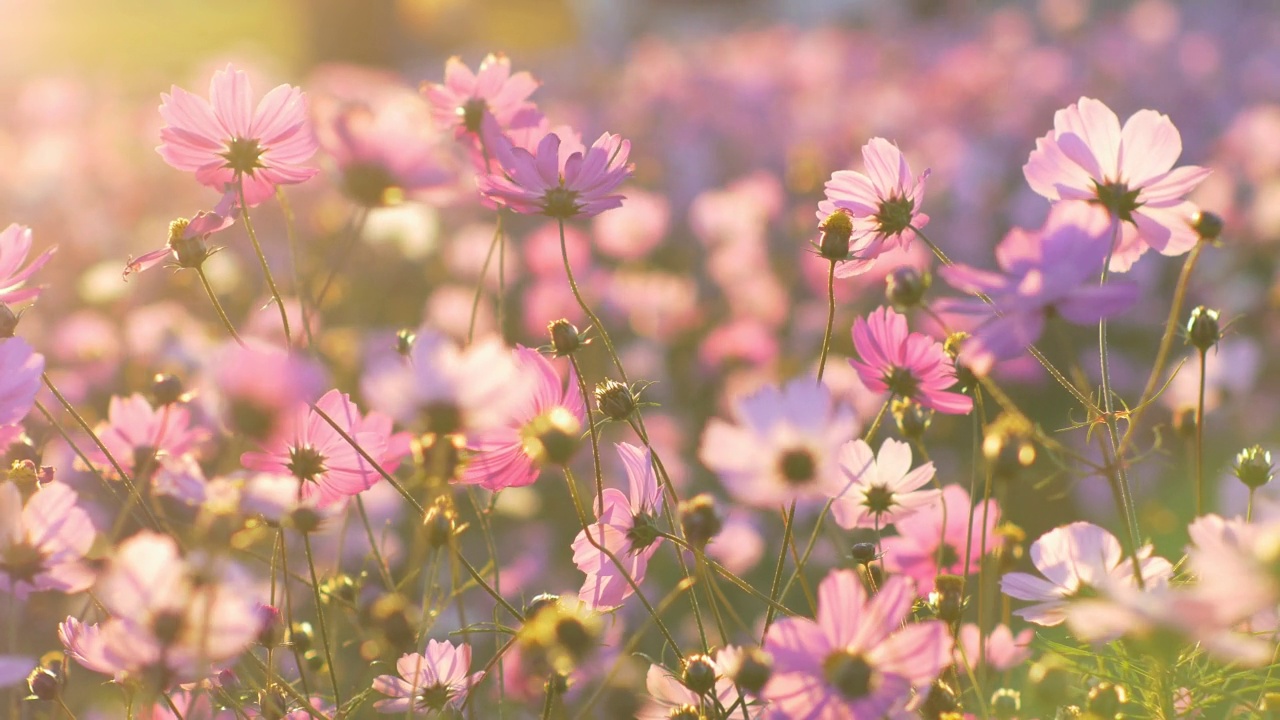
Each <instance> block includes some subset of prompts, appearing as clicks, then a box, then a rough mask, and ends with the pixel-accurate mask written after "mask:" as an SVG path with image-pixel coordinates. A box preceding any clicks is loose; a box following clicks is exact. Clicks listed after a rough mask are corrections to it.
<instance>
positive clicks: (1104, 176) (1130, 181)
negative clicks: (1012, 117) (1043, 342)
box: [1022, 97, 1209, 272]
mask: <svg viewBox="0 0 1280 720" xmlns="http://www.w3.org/2000/svg"><path fill="white" fill-rule="evenodd" d="M1181 154H1182V136H1181V135H1179V134H1178V129H1177V128H1175V127H1174V126H1173V123H1172V122H1170V120H1169V118H1168V117H1167V116H1165V115H1161V114H1160V113H1158V112H1156V111H1154V110H1140V111H1138V112H1137V113H1134V115H1133V116H1132V117H1130V118H1129V119H1128V120H1126V121H1125V124H1124V127H1123V128H1121V127H1120V119H1119V118H1118V117H1116V114H1115V113H1114V112H1112V110H1111V108H1108V107H1107V106H1106V105H1104V104H1103V103H1102V102H1100V101H1098V100H1094V99H1093V98H1086V97H1082V98H1080V100H1079V102H1077V103H1075V104H1074V105H1071V106H1069V107H1067V108H1064V109H1062V110H1059V111H1058V112H1056V113H1054V116H1053V130H1052V131H1051V132H1049V134H1047V135H1045V136H1044V137H1042V138H1040V139H1039V140H1037V141H1036V149H1035V150H1033V151H1032V152H1031V157H1030V158H1028V159H1027V164H1026V165H1023V166H1022V172H1023V174H1024V175H1025V176H1026V178H1027V183H1028V184H1030V185H1031V189H1032V190H1035V191H1036V192H1037V193H1039V194H1040V195H1043V196H1044V197H1046V198H1049V199H1050V200H1053V201H1059V200H1087V201H1089V202H1093V203H1096V204H1098V205H1101V206H1102V207H1104V208H1106V209H1107V212H1108V213H1109V214H1110V216H1111V217H1112V218H1113V219H1114V220H1115V221H1118V222H1120V223H1121V224H1122V227H1121V228H1119V232H1121V233H1122V234H1121V237H1119V238H1118V240H1117V243H1116V247H1115V254H1114V255H1113V256H1112V258H1111V269H1112V270H1114V271H1117V272H1123V271H1125V270H1127V269H1128V268H1129V266H1131V265H1132V264H1133V263H1134V261H1136V260H1137V259H1138V257H1139V256H1141V255H1142V253H1144V252H1146V251H1147V248H1154V249H1155V250H1156V251H1158V252H1160V253H1161V254H1163V255H1181V254H1182V253H1184V252H1187V251H1188V250H1190V249H1191V248H1192V246H1194V245H1195V244H1196V242H1197V241H1198V240H1199V236H1198V235H1197V234H1196V232H1195V230H1193V229H1192V227H1191V222H1190V220H1191V216H1192V215H1194V214H1195V212H1196V208H1195V205H1193V204H1192V203H1191V202H1189V201H1187V200H1185V199H1184V198H1185V197H1186V195H1187V193H1189V192H1191V191H1192V190H1193V189H1194V188H1195V187H1196V186H1197V185H1199V184H1200V182H1201V181H1202V180H1204V179H1205V178H1206V177H1207V176H1208V175H1209V170H1208V169H1206V168H1202V167H1196V166H1194V165H1187V166H1184V167H1180V168H1174V167H1173V164H1174V163H1175V162H1177V160H1178V156H1179V155H1181Z"/></svg>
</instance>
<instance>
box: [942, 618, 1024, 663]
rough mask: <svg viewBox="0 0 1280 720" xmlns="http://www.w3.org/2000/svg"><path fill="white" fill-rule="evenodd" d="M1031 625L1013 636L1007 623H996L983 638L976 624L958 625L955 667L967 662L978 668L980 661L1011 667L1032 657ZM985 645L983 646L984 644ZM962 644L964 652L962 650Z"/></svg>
mask: <svg viewBox="0 0 1280 720" xmlns="http://www.w3.org/2000/svg"><path fill="white" fill-rule="evenodd" d="M1031 638H1032V632H1031V628H1027V629H1026V630H1023V631H1022V632H1020V633H1018V634H1017V635H1016V636H1015V635H1014V634H1013V631H1012V630H1010V629H1009V626H1008V625H997V626H995V629H993V630H992V631H991V634H990V635H987V637H986V638H983V637H982V634H981V632H980V631H979V630H978V626H977V625H975V624H973V623H965V624H964V625H961V626H960V635H959V638H958V640H959V642H960V644H959V645H958V646H956V657H955V663H956V667H958V668H963V667H964V666H965V665H968V666H969V667H970V668H971V669H973V670H974V671H977V669H978V664H979V661H981V662H983V663H985V664H986V667H988V668H990V669H992V670H994V671H996V672H1004V671H1005V670H1012V669H1013V668H1016V667H1018V666H1019V665H1021V664H1022V663H1024V662H1026V661H1027V660H1028V659H1029V658H1030V657H1031ZM984 646H985V647H984ZM961 648H963V649H964V654H963V655H962V654H961V652H960V651H961Z"/></svg>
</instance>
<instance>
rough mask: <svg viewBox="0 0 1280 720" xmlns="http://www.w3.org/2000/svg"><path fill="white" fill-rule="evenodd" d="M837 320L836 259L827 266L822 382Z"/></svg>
mask: <svg viewBox="0 0 1280 720" xmlns="http://www.w3.org/2000/svg"><path fill="white" fill-rule="evenodd" d="M835 321H836V261H835V260H832V261H831V262H830V267H829V268H827V330H826V332H825V333H823V335H822V354H821V355H819V356H818V382H819V383H821V382H822V373H823V371H824V370H826V369H827V352H828V351H830V349H831V329H832V327H834V326H835Z"/></svg>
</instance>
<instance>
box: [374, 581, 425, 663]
mask: <svg viewBox="0 0 1280 720" xmlns="http://www.w3.org/2000/svg"><path fill="white" fill-rule="evenodd" d="M410 610H411V607H410V604H409V601H408V599H407V598H405V596H404V595H401V594H399V593H390V594H387V595H383V596H382V597H380V598H378V599H377V600H375V601H374V602H373V605H372V606H371V607H370V608H369V618H370V620H371V621H372V623H373V625H374V626H375V627H377V629H378V631H379V632H380V634H381V635H382V638H383V639H384V640H385V641H386V643H387V644H388V645H390V646H391V647H393V648H395V649H396V651H397V652H400V653H405V652H412V650H413V648H414V646H415V645H417V643H418V630H417V627H418V624H417V621H416V620H415V619H414V617H413V616H414V613H412V612H410Z"/></svg>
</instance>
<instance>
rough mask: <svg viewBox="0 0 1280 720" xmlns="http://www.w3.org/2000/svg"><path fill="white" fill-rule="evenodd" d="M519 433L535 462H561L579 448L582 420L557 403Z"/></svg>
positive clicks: (562, 463) (566, 461) (569, 457)
mask: <svg viewBox="0 0 1280 720" xmlns="http://www.w3.org/2000/svg"><path fill="white" fill-rule="evenodd" d="M521 434H522V436H523V440H524V450H525V452H526V453H527V454H528V455H529V457H531V458H533V459H534V462H536V463H538V464H540V465H564V464H566V463H568V462H569V460H570V459H572V458H573V454H574V453H575V452H577V450H578V445H579V443H580V441H581V435H582V424H581V423H580V422H579V421H578V418H577V417H576V416H575V415H574V414H573V413H572V412H570V411H569V409H568V408H564V407H560V406H557V407H554V408H551V409H550V410H548V411H547V412H544V413H542V414H541V415H539V416H538V417H536V418H534V419H533V420H532V421H530V422H529V424H528V425H526V426H525V428H524V429H523V430H522V431H521Z"/></svg>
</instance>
